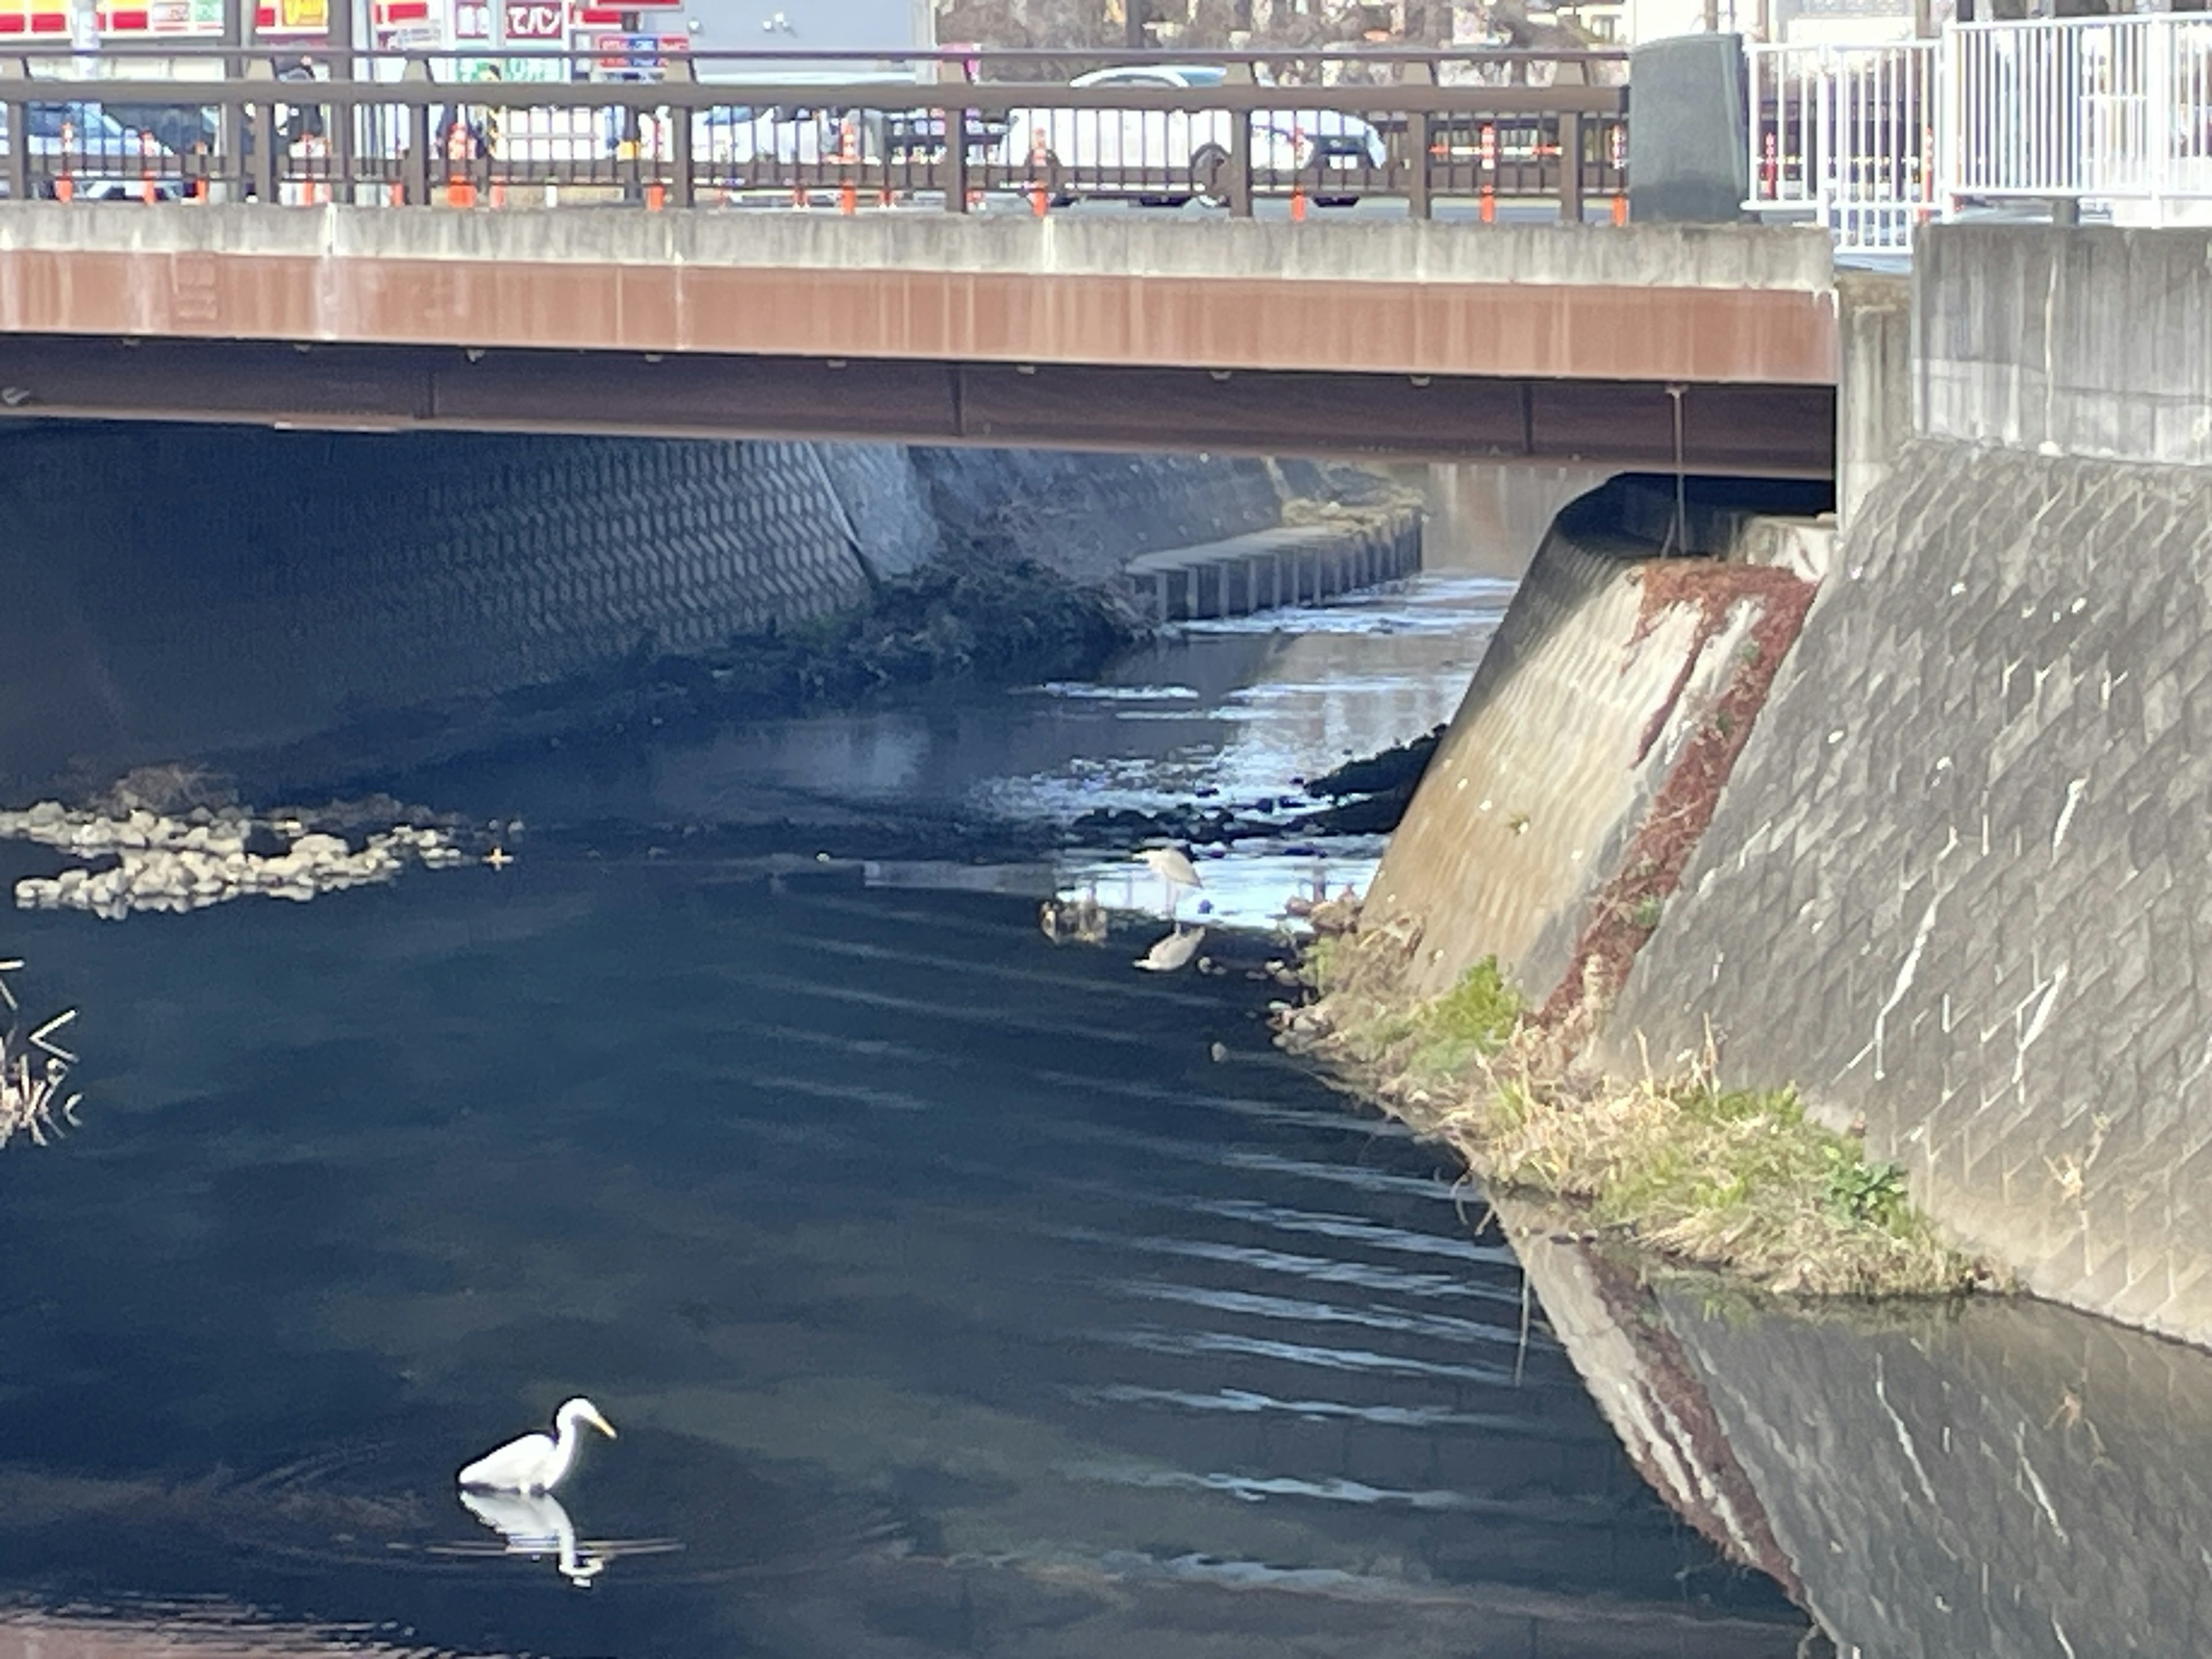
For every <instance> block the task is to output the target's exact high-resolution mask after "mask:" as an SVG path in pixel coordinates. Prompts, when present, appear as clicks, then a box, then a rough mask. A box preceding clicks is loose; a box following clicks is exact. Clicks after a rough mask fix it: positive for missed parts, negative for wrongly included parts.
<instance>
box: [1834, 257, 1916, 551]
mask: <svg viewBox="0 0 2212 1659" xmlns="http://www.w3.org/2000/svg"><path fill="white" fill-rule="evenodd" d="M1836 304H1837V319H1836V327H1837V331H1838V337H1839V339H1840V342H1841V346H1842V357H1843V373H1842V376H1841V379H1840V380H1839V381H1838V385H1837V387H1836V518H1837V522H1838V524H1839V525H1840V526H1842V527H1843V528H1844V529H1845V530H1848V529H1849V528H1850V524H1851V520H1852V519H1853V518H1855V517H1856V516H1857V513H1858V509H1859V506H1860V504H1861V503H1862V502H1863V501H1865V500H1866V498H1867V495H1868V493H1869V491H1870V490H1872V489H1874V487H1875V485H1876V484H1879V483H1881V481H1882V480H1883V479H1884V478H1886V477H1888V476H1889V467H1890V463H1891V462H1892V461H1893V460H1894V459H1896V456H1897V452H1898V450H1899V447H1901V446H1902V445H1903V444H1904V443H1905V440H1906V439H1908V438H1910V437H1911V435H1912V281H1911V278H1910V277H1908V276H1894V275H1890V274H1887V273H1882V274H1876V273H1874V272H1871V271H1848V272H1840V273H1838V276H1837V278H1836Z"/></svg>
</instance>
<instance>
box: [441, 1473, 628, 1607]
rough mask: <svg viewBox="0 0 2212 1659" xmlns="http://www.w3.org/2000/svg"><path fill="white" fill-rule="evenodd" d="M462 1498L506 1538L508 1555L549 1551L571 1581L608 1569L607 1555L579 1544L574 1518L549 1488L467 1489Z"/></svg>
mask: <svg viewBox="0 0 2212 1659" xmlns="http://www.w3.org/2000/svg"><path fill="white" fill-rule="evenodd" d="M460 1499H461V1504H462V1505H463V1507H464V1508H465V1509H466V1510H468V1511H469V1513H470V1514H471V1515H473V1516H476V1518H477V1520H479V1521H481V1522H483V1523H484V1525H486V1526H487V1527H489V1528H491V1529H492V1530H493V1531H494V1532H495V1533H497V1534H499V1535H500V1536H501V1538H503V1539H505V1540H506V1541H507V1554H509V1555H526V1556H528V1557H529V1558H530V1559H532V1560H533V1561H537V1560H542V1559H544V1558H545V1557H546V1556H548V1555H550V1556H552V1557H554V1565H555V1566H556V1569H557V1570H558V1571H559V1572H560V1574H561V1576H562V1577H563V1578H565V1579H567V1580H568V1582H569V1583H572V1584H588V1583H591V1582H592V1579H594V1578H596V1577H599V1575H600V1574H601V1573H602V1572H604V1571H606V1565H607V1559H606V1557H605V1556H604V1555H602V1554H600V1553H599V1552H598V1551H597V1550H593V1549H586V1548H580V1547H579V1546H578V1545H577V1542H576V1525H575V1522H573V1521H571V1520H569V1518H568V1510H564V1509H562V1507H561V1502H560V1500H559V1499H558V1498H555V1497H553V1496H552V1495H551V1494H550V1493H549V1492H532V1493H524V1492H471V1491H467V1490H463V1491H462V1492H461V1493H460Z"/></svg>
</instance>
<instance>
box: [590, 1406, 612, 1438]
mask: <svg viewBox="0 0 2212 1659" xmlns="http://www.w3.org/2000/svg"><path fill="white" fill-rule="evenodd" d="M590 1421H591V1425H592V1427H593V1428H595V1429H597V1430H598V1431H599V1432H600V1433H601V1434H603V1435H605V1436H606V1437H607V1438H608V1439H610V1440H612V1439H613V1438H614V1437H615V1425H613V1424H611V1423H610V1422H608V1421H607V1419H605V1418H604V1417H602V1416H600V1415H599V1413H597V1412H593V1413H592V1415H591V1419H590Z"/></svg>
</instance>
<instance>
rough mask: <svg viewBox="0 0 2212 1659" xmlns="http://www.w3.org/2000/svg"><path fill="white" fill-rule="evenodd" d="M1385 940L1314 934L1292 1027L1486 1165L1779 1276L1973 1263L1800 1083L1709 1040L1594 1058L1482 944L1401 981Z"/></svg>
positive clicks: (1898, 1280) (1508, 1182)
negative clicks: (1807, 1102) (1612, 1067)
mask: <svg viewBox="0 0 2212 1659" xmlns="http://www.w3.org/2000/svg"><path fill="white" fill-rule="evenodd" d="M1394 943H1396V944H1399V945H1402V941H1395V942H1394V941H1391V940H1389V939H1385V938H1378V937H1377V936H1376V935H1357V934H1354V935H1346V936H1342V937H1338V938H1332V939H1323V940H1319V941H1316V945H1315V947H1314V949H1313V950H1312V951H1311V952H1310V954H1309V957H1308V958H1307V964H1306V977H1307V981H1308V983H1309V985H1310V987H1312V988H1313V989H1314V990H1315V992H1316V994H1318V995H1319V996H1320V998H1321V1000H1320V1001H1319V1002H1318V1003H1316V1004H1313V1005H1310V1006H1307V1007H1304V1008H1302V1009H1297V1010H1293V1011H1288V1012H1287V1013H1286V1015H1285V1021H1284V1024H1285V1030H1286V1031H1287V1033H1288V1034H1289V1036H1290V1040H1291V1042H1292V1043H1293V1045H1294V1046H1297V1047H1299V1048H1304V1049H1306V1050H1308V1051H1309V1052H1311V1053H1313V1054H1316V1055H1317V1056H1318V1057H1320V1058H1322V1060H1325V1061H1327V1062H1328V1063H1330V1064H1332V1065H1333V1066H1335V1067H1337V1068H1338V1069H1339V1070H1340V1072H1341V1073H1344V1074H1345V1075H1346V1076H1347V1077H1348V1078H1349V1079H1352V1080H1353V1081H1354V1082H1356V1083H1357V1084H1358V1085H1360V1086H1361V1087H1362V1088H1363V1089H1364V1091H1371V1092H1372V1093H1374V1094H1376V1095H1377V1096H1378V1097H1380V1098H1381V1099H1382V1100H1383V1103H1385V1104H1386V1105H1388V1106H1389V1107H1390V1108H1391V1109H1394V1110H1395V1111H1396V1112H1398V1113H1399V1114H1400V1115H1402V1116H1404V1117H1406V1118H1407V1120H1408V1121H1411V1122H1413V1124H1414V1125H1415V1126H1416V1127H1419V1128H1422V1129H1425V1130H1426V1131H1428V1132H1430V1133H1435V1134H1437V1135H1438V1136H1440V1137H1441V1138H1443V1139H1446V1140H1449V1142H1451V1143H1452V1144H1453V1146H1455V1147H1456V1148H1458V1149H1459V1151H1460V1152H1462V1154H1463V1155H1464V1156H1465V1157H1466V1158H1467V1160H1468V1164H1469V1165H1470V1166H1471V1167H1472V1168H1473V1169H1474V1170H1475V1171H1476V1172H1477V1173H1478V1174H1479V1175H1480V1176H1482V1177H1483V1178H1484V1179H1485V1180H1486V1181H1487V1182H1492V1183H1494V1184H1496V1185H1498V1186H1500V1187H1506V1188H1522V1189H1526V1190H1528V1191H1531V1192H1534V1193H1536V1194H1543V1195H1546V1196H1548V1197H1551V1198H1554V1199H1565V1200H1570V1201H1572V1202H1574V1203H1577V1204H1579V1205H1581V1206H1586V1207H1587V1209H1588V1211H1589V1213H1590V1215H1591V1217H1592V1218H1593V1219H1594V1220H1595V1222H1596V1223H1597V1224H1599V1225H1601V1226H1604V1227H1607V1228H1610V1229H1613V1230H1615V1231H1619V1232H1620V1233H1622V1234H1625V1235H1627V1236H1629V1237H1633V1238H1634V1239H1635V1240H1637V1241H1638V1243H1642V1244H1644V1245H1645V1246H1647V1247H1649V1248H1650V1249H1656V1250H1658V1251H1661V1252H1662V1253H1664V1254H1665V1255H1669V1256H1673V1257H1675V1258H1679V1259H1680V1260H1683V1261H1694V1262H1698V1263H1700V1264H1703V1265H1705V1266H1710V1267H1723V1268H1728V1269H1732V1270H1734V1271H1735V1272H1738V1273H1743V1274H1746V1275H1747V1276H1749V1277H1751V1278H1753V1279H1756V1280H1758V1281H1759V1282H1760V1283H1762V1284H1764V1285H1767V1286H1769V1287H1770V1288H1771V1289H1773V1290H1776V1291H1796V1292H1802V1293H1805V1294H1811V1295H1861V1296H1896V1295H1936V1294H1942V1293H1945V1292H1948V1291H1957V1290H1961V1289H1964V1288H1966V1286H1968V1285H1970V1284H1972V1283H1973V1282H1974V1281H1975V1279H1976V1278H1977V1276H1978V1269H1977V1267H1976V1265H1975V1264H1974V1263H1972V1261H1968V1260H1967V1259H1966V1257H1964V1256H1962V1255H1960V1254H1959V1253H1958V1252H1957V1251H1955V1250H1953V1249H1951V1248H1949V1247H1948V1245H1946V1244H1945V1243H1943V1242H1942V1240H1941V1239H1940V1238H1938V1237H1936V1234H1935V1232H1934V1231H1933V1230H1932V1228H1931V1227H1930V1226H1929V1224H1928V1222H1927V1220H1926V1219H1925V1218H1923V1216H1921V1215H1920V1213H1919V1212H1917V1210H1915V1209H1914V1208H1913V1206H1912V1205H1911V1200H1909V1198H1908V1197H1907V1195H1906V1194H1905V1181H1904V1175H1903V1172H1902V1171H1901V1170H1899V1169H1898V1168H1897V1167H1896V1166H1895V1165H1893V1164H1875V1163H1869V1161H1868V1159H1867V1158H1866V1156H1865V1152H1864V1149H1863V1147H1862V1146H1860V1145H1859V1144H1858V1143H1857V1141H1856V1140H1854V1139H1851V1138H1850V1137H1849V1136H1846V1135H1841V1134H1838V1133H1835V1132H1834V1131H1832V1130H1830V1129H1828V1128H1826V1127H1822V1126H1821V1125H1820V1124H1819V1123H1816V1122H1814V1121H1813V1120H1812V1119H1811V1118H1809V1117H1808V1116H1807V1115H1806V1112H1805V1109H1804V1106H1803V1104H1802V1102H1801V1101H1800V1100H1799V1099H1798V1097H1797V1095H1796V1091H1794V1090H1790V1089H1778V1090H1747V1089H1730V1088H1728V1087H1726V1086H1724V1085H1723V1083H1722V1081H1721V1079H1720V1078H1719V1076H1718V1074H1717V1068H1716V1066H1714V1064H1713V1063H1712V1061H1711V1058H1710V1057H1708V1058H1707V1059H1706V1060H1704V1061H1703V1062H1701V1063H1699V1064H1697V1065H1695V1066H1690V1067H1688V1068H1686V1070H1684V1071H1682V1072H1681V1073H1679V1074H1676V1075H1674V1076H1669V1077H1663V1078H1662V1077H1656V1076H1647V1077H1645V1078H1644V1079H1641V1080H1640V1081H1635V1082H1623V1081H1621V1080H1620V1079H1610V1078H1605V1077H1601V1076H1597V1075H1595V1074H1594V1073H1590V1072H1589V1071H1588V1070H1586V1069H1583V1068H1578V1067H1577V1066H1573V1065H1571V1064H1570V1063H1569V1062H1568V1061H1567V1060H1565V1058H1564V1056H1563V1055H1562V1054H1561V1053H1560V1052H1559V1045H1558V1042H1557V1039H1556V1037H1555V1036H1553V1035H1552V1034H1549V1033H1547V1032H1546V1031H1545V1030H1543V1029H1542V1028H1541V1026H1540V1025H1539V1024H1537V1023H1536V1022H1534V1021H1533V1020H1531V1019H1529V1018H1528V1017H1527V1011H1526V1010H1525V1008H1524V1006H1523V1004H1522V1000H1521V998H1520V997H1519V996H1518V995H1517V994H1516V992H1515V991H1514V989H1513V987H1512V986H1511V985H1510V983H1509V982H1508V981H1506V979H1505V977H1504V975H1503V974H1502V973H1501V972H1500V971H1499V969H1498V963H1497V962H1496V961H1495V960H1494V959H1486V960H1485V961H1483V962H1480V963H1476V964H1475V966H1474V967H1473V968H1471V969H1468V972H1467V973H1466V974H1465V975H1462V978H1461V979H1460V981H1459V982H1458V983H1457V984H1456V985H1455V986H1454V987H1452V988H1451V989H1450V990H1449V991H1447V992H1446V993H1444V994H1443V995H1442V996H1440V997H1437V998H1434V999H1432V1000H1427V1001H1412V1000H1402V999H1396V998H1394V997H1393V996H1392V995H1391V994H1390V988H1389V987H1390V986H1391V984H1392V983H1393V982H1394V981H1395V978H1396V975H1395V973H1394V972H1393V967H1394V963H1395V962H1397V961H1400V960H1402V955H1403V952H1402V949H1399V950H1396V951H1394V950H1393V949H1392V948H1391V946H1392V945H1393V944H1394Z"/></svg>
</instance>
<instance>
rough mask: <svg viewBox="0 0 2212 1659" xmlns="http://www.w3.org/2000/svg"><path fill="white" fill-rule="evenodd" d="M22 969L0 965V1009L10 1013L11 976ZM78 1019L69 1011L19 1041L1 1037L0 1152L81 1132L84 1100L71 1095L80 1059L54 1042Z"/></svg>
mask: <svg viewBox="0 0 2212 1659" xmlns="http://www.w3.org/2000/svg"><path fill="white" fill-rule="evenodd" d="M22 965H23V964H22V963H21V962H20V961H15V960H10V961H7V962H0V1003H4V1004H5V1005H6V1006H7V1009H8V1011H9V1012H10V1013H12V1012H15V993H14V992H12V991H11V990H9V987H8V981H7V978H6V975H8V974H9V973H11V972H13V971H14V970H15V969H18V968H21V966H22ZM75 1018H76V1009H74V1008H71V1009H69V1010H67V1011H66V1012H62V1013H58V1014H56V1015H55V1016H54V1017H53V1018H52V1019H50V1020H48V1021H46V1024H43V1025H40V1026H39V1027H38V1028H37V1029H36V1030H33V1031H32V1032H31V1034H30V1035H29V1036H27V1037H23V1038H21V1039H20V1040H19V1039H18V1037H17V1036H16V1034H15V1031H14V1030H7V1031H5V1032H0V1146H6V1145H7V1144H8V1143H9V1141H11V1140H13V1139H15V1137H16V1136H17V1135H19V1134H21V1135H28V1136H29V1137H30V1138H31V1143H32V1145H33V1146H45V1145H46V1143H47V1142H48V1141H50V1140H57V1139H60V1138H61V1134H62V1132H63V1125H64V1124H66V1125H68V1126H69V1127H71V1128H74V1127H76V1104H77V1102H78V1101H80V1100H82V1098H83V1097H82V1095H76V1094H70V1093H68V1092H66V1089H67V1085H68V1083H69V1071H70V1066H71V1065H73V1064H74V1063H75V1062H76V1055H75V1054H71V1053H70V1051H69V1050H68V1049H66V1048H63V1047H62V1046H61V1044H60V1043H58V1042H56V1041H55V1040H54V1039H55V1035H56V1033H58V1032H59V1031H60V1030H62V1029H63V1028H64V1026H66V1025H68V1024H70V1022H71V1021H72V1020H74V1019H75Z"/></svg>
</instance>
